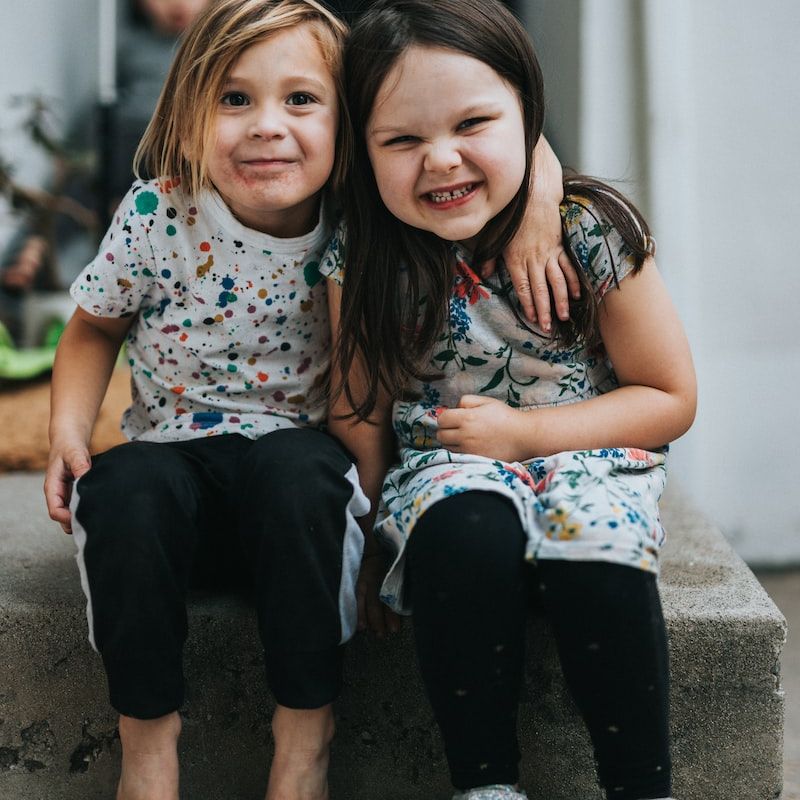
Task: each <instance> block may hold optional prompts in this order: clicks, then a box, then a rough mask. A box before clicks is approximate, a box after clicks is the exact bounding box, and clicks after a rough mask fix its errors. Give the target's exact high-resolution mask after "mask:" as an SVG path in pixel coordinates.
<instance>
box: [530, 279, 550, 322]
mask: <svg viewBox="0 0 800 800" xmlns="http://www.w3.org/2000/svg"><path fill="white" fill-rule="evenodd" d="M545 269H546V268H545ZM532 278H533V291H532V292H531V293H532V295H533V304H534V306H535V307H536V317H537V318H538V320H539V327H540V328H541V329H542V330H543V331H545V333H549V332H550V324H551V320H552V315H551V313H550V292H549V290H548V288H547V278H546V272H545V270H542V271H541V273H537V274H536V275H533V276H532Z"/></svg>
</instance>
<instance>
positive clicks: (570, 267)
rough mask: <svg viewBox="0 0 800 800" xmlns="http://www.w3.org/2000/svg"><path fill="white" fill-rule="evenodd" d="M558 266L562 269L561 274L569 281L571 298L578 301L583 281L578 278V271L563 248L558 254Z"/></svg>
mask: <svg viewBox="0 0 800 800" xmlns="http://www.w3.org/2000/svg"><path fill="white" fill-rule="evenodd" d="M558 266H559V267H560V268H561V272H563V273H564V278H565V279H566V281H567V286H568V287H569V296H570V297H571V298H572V299H573V300H577V299H578V298H579V297H580V296H581V281H580V278H579V277H578V271H577V270H576V269H575V265H574V264H573V263H572V259H571V258H570V257H569V254H568V253H567V251H566V250H565V249H564V248H563V247H562V248H561V250H560V251H559V253H558Z"/></svg>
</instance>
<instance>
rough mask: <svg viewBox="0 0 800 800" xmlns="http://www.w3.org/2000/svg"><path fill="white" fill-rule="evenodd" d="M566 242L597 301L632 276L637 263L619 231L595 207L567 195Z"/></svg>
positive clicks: (564, 213) (564, 207)
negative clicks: (624, 279)
mask: <svg viewBox="0 0 800 800" xmlns="http://www.w3.org/2000/svg"><path fill="white" fill-rule="evenodd" d="M561 216H562V218H563V220H564V227H565V229H566V232H567V243H568V246H569V247H570V249H571V250H572V252H573V254H574V256H575V260H576V261H577V263H578V265H579V266H580V268H581V269H582V270H583V272H584V273H585V274H586V277H587V278H588V279H589V282H590V283H591V285H592V287H593V289H594V292H595V294H596V295H597V298H598V299H601V298H602V297H603V296H604V295H605V293H606V292H607V291H608V290H609V289H613V288H614V287H615V286H617V285H618V283H619V282H620V281H621V280H622V279H623V278H625V277H626V276H627V275H629V274H630V273H631V271H632V270H633V269H634V268H635V266H636V262H635V260H634V257H633V254H632V253H631V250H630V248H629V247H628V246H627V245H626V244H625V242H624V241H623V240H622V236H620V234H619V231H618V230H617V229H616V228H615V227H613V226H612V225H611V223H609V222H608V221H607V220H604V219H603V218H602V216H601V215H600V213H599V211H598V209H597V208H596V206H594V205H592V203H591V202H590V201H589V200H586V199H584V198H582V197H576V196H570V197H568V198H566V199H565V201H564V203H563V204H562V205H561Z"/></svg>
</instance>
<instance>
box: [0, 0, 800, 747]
mask: <svg viewBox="0 0 800 800" xmlns="http://www.w3.org/2000/svg"><path fill="white" fill-rule="evenodd" d="M465 2H468V0H465ZM204 3H205V0H174V1H173V0H118V2H117V3H116V4H115V3H114V2H111V0H69V1H68V2H67V0H56V2H53V0H26V2H25V3H24V4H23V3H17V4H13V6H9V7H8V8H7V9H5V10H4V14H3V16H4V24H3V26H2V27H1V28H0V52H2V54H3V55H2V59H3V64H4V68H3V69H2V70H0V166H2V171H0V190H2V191H0V254H2V264H0V267H2V270H1V271H0V319H2V321H3V322H4V323H5V326H6V329H5V331H0V373H2V374H0V381H1V383H0V387H1V388H0V424H3V428H4V431H9V434H8V436H11V435H12V433H13V434H15V435H16V438H14V437H13V436H12V438H11V439H10V440H9V441H10V442H11V444H7V445H6V446H5V449H4V451H3V452H4V453H5V455H3V453H0V469H6V470H7V469H12V468H18V467H21V466H22V467H28V468H35V467H37V466H38V467H41V465H42V463H43V458H44V453H46V391H47V390H46V370H47V359H48V358H49V357H51V355H48V353H50V354H51V353H52V347H51V345H52V341H53V340H54V337H55V336H57V333H58V324H57V323H58V320H59V318H60V319H61V320H62V321H63V317H64V315H65V314H67V313H69V311H68V304H67V303H66V302H65V300H64V292H63V289H64V288H65V287H66V286H67V285H68V284H69V282H70V280H71V279H72V277H73V276H74V275H75V274H77V272H78V271H79V270H80V269H81V267H82V266H83V265H84V263H85V262H86V261H87V260H88V259H89V258H91V256H92V251H93V249H94V248H95V247H96V241H97V236H98V233H99V232H101V231H102V228H103V225H104V221H105V219H106V218H107V216H108V214H109V209H110V208H111V206H112V205H113V202H114V200H115V198H117V197H119V195H121V194H122V193H123V192H124V191H125V189H126V187H127V183H128V182H129V175H130V169H129V164H130V158H131V156H132V153H133V148H134V147H135V142H136V140H137V138H138V136H139V135H140V133H141V131H142V130H143V127H144V124H145V123H146V121H147V118H148V117H149V113H150V109H151V108H152V104H153V103H154V102H155V97H156V96H157V93H158V86H159V84H160V81H161V78H162V76H163V74H164V73H165V72H166V68H167V65H168V63H169V59H170V56H171V53H172V48H173V45H174V41H175V36H176V34H177V33H178V32H179V31H180V29H181V28H182V27H183V26H185V25H186V24H187V22H188V21H189V19H190V18H191V16H192V15H193V14H194V13H196V11H197V10H198V9H199V8H200V7H201V6H202V5H204ZM169 8H171V9H172V10H171V11H168V9H169ZM176 8H178V9H179V10H176ZM159 9H160V12H161V13H162V16H161V17H159V16H158V13H159ZM516 10H517V12H518V13H519V14H520V15H521V16H522V17H523V18H524V20H525V21H526V23H527V25H528V27H529V30H530V31H531V35H532V37H533V39H534V43H535V44H536V47H537V51H538V53H539V55H540V58H541V61H542V66H543V70H544V75H545V86H546V89H547V100H548V112H547V116H548V124H547V136H548V138H549V139H550V141H551V143H552V145H553V147H554V149H555V151H556V153H557V154H558V156H559V158H560V159H561V161H562V163H563V164H564V165H565V166H571V167H574V168H576V169H578V170H580V171H582V172H588V173H590V174H594V175H597V176H601V177H603V178H606V179H610V180H611V181H612V182H614V183H615V184H616V185H617V186H618V187H619V188H620V189H622V190H623V191H624V192H626V193H628V194H630V195H631V196H633V198H634V199H635V200H636V201H637V202H638V203H639V204H640V206H641V208H642V209H643V210H644V212H645V213H646V215H647V216H648V218H649V219H650V222H651V226H652V228H653V231H654V234H655V237H656V239H657V241H658V262H659V266H660V268H661V270H662V272H663V273H664V275H665V278H666V280H667V283H668V285H669V287H670V290H671V292H672V295H673V298H674V299H675V302H676V304H677V307H678V309H679V311H680V313H681V316H682V318H683V321H684V323H685V326H686V328H687V331H688V334H689V338H690V341H691V344H692V348H693V352H694V356H695V360H696V365H697V371H698V377H699V387H700V402H699V410H698V417H697V421H696V423H695V425H694V427H693V428H692V430H691V431H690V432H689V433H688V434H687V435H686V436H685V437H683V439H681V440H680V441H679V442H677V443H676V444H675V445H674V447H673V455H672V463H671V480H672V482H673V483H674V484H678V485H679V486H680V488H681V489H682V490H683V491H684V492H686V493H687V494H688V495H689V497H690V498H691V500H692V501H693V502H694V503H695V504H696V505H697V506H699V507H700V508H701V509H703V511H704V512H705V513H706V514H707V515H708V516H709V517H710V518H711V519H713V520H714V521H715V522H716V523H717V524H718V525H719V527H720V528H721V529H722V531H723V532H724V534H725V536H726V537H727V538H728V539H729V541H730V542H731V544H732V545H733V547H734V548H735V549H736V550H737V551H738V552H739V554H740V555H741V556H742V557H743V558H744V559H745V560H746V561H747V562H748V563H749V564H751V566H753V567H755V568H756V569H757V570H759V572H758V574H759V577H760V578H761V579H762V581H763V582H764V583H765V585H766V586H767V588H768V589H769V590H770V591H771V592H772V593H773V596H774V597H775V599H776V600H777V601H778V604H779V606H781V608H782V610H784V612H785V613H787V614H788V615H789V616H790V622H791V620H792V619H794V618H795V617H793V616H792V614H796V613H797V612H796V611H793V610H792V609H794V608H796V607H797V606H798V605H800V572H798V571H797V568H798V567H800V458H798V455H800V423H799V422H798V417H799V416H800V415H799V414H798V410H797V408H798V399H797V398H798V396H800V340H798V335H797V326H798V319H799V318H800V315H798V313H797V311H796V310H795V308H796V304H797V302H798V299H800V268H798V265H797V263H796V262H797V252H798V251H797V249H796V248H795V243H794V238H793V237H794V236H795V235H796V233H793V231H797V230H798V229H800V226H798V220H800V191H799V190H798V183H800V90H798V86H797V76H798V74H800V47H798V45H797V43H798V41H800V3H797V2H796V0H761V1H760V2H758V3H756V2H753V1H752V0H733V1H731V0H703V2H696V0H695V1H694V2H693V1H692V0H518V2H517V3H516ZM170 14H171V16H170ZM164 15H165V16H164ZM98 176H99V177H98ZM42 191H48V192H51V193H52V195H56V196H58V195H63V196H66V197H67V198H68V199H69V202H68V203H67V204H66V206H61V205H59V204H58V203H57V202H55V201H54V200H53V198H52V197H49V196H45V195H42V194H37V192H42ZM795 226H798V227H797V228H796V227H795ZM31 237H33V244H32V245H31V244H30V242H31ZM26 246H27V247H28V250H27V251H25V247H26ZM20 253H22V255H23V256H24V257H23V258H22V259H20ZM59 289H60V290H61V291H57V290H59ZM53 321H55V323H56V324H55V328H53V325H52V323H53ZM48 337H49V338H48ZM48 347H49V348H50V349H49V350H48ZM20 348H27V349H28V350H30V349H31V348H33V349H34V350H36V352H38V353H39V355H40V357H41V358H40V361H38V362H36V363H32V362H31V361H30V359H28V360H27V361H26V358H28V355H29V354H28V353H27V351H25V352H22V351H20ZM40 351H41V352H40ZM45 351H47V352H45ZM14 373H16V374H14ZM38 375H41V376H43V377H41V378H40V379H39V382H38V383H37V382H34V384H30V383H29V382H26V381H22V382H21V381H20V379H21V378H24V379H29V378H35V377H36V376H38ZM119 387H121V388H119ZM31 391H33V392H34V393H35V392H38V394H35V397H36V401H35V402H34V401H33V400H32V399H31V398H32V397H34V395H32V394H30V392H31ZM125 391H126V390H125V382H124V380H123V381H122V382H121V383H119V385H118V395H117V397H116V399H115V400H114V402H115V403H116V404H117V405H115V406H114V407H113V409H112V412H111V417H110V418H109V419H108V420H106V424H107V425H108V431H109V433H108V437H110V438H111V439H113V437H114V436H115V435H116V434H115V430H116V422H117V419H116V414H117V410H118V406H119V405H120V404H124V402H125ZM25 392H29V393H28V394H25ZM120 392H121V393H120ZM15 403H16V405H14V404H15ZM36 403H38V404H39V405H41V404H42V403H44V411H43V413H38V416H37V414H36V413H34V411H35V407H36ZM21 407H22V408H23V409H24V411H23V412H21V411H20V408H21ZM101 421H102V420H101ZM8 436H7V437H6V438H8ZM29 439H30V441H31V442H32V441H33V440H34V439H36V441H37V444H36V445H35V446H34V445H33V444H31V446H30V448H29V449H31V450H33V451H35V452H36V453H38V455H35V457H28V458H27V460H26V459H20V458H18V457H17V456H18V455H19V453H20V452H21V451H22V450H24V449H25V447H26V442H27V441H28V440H29ZM37 448H38V449H37ZM15 458H16V460H15ZM37 459H38V461H37ZM0 515H2V510H0ZM765 569H766V570H769V571H767V572H765V571H764V570H765ZM776 570H779V571H780V572H775V571H776ZM792 604H793V605H792ZM793 630H794V628H793ZM795 635H796V634H794V633H793V632H790V639H789V645H790V647H791V646H792V644H793V636H795ZM793 652H794V655H792V656H790V655H789V650H787V653H786V657H785V658H784V667H786V664H787V661H788V663H793V664H794V665H795V667H794V670H795V673H794V674H795V675H797V674H798V673H800V666H797V664H798V657H797V651H796V650H795V651H793ZM787 680H788V679H787ZM795 697H796V695H795ZM793 705H797V702H796V700H795V701H794V703H793V704H792V703H791V702H790V703H789V704H787V707H788V708H791V707H792V706H793ZM795 730H796V729H795ZM793 735H795V736H797V737H798V739H797V741H798V742H800V734H798V733H795V734H793ZM797 749H798V750H800V744H798V745H797Z"/></svg>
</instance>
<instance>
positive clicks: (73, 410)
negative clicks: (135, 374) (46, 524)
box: [44, 307, 133, 533]
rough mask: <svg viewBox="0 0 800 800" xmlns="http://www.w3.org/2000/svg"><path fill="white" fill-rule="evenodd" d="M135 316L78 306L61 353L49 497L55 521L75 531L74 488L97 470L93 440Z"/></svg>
mask: <svg viewBox="0 0 800 800" xmlns="http://www.w3.org/2000/svg"><path fill="white" fill-rule="evenodd" d="M132 320H133V317H125V318H107V317H103V318H101V317H95V316H92V315H91V314H89V313H87V312H86V311H84V310H83V309H82V308H80V307H78V308H77V309H76V311H75V314H74V315H73V316H72V319H70V321H69V323H68V324H67V327H66V328H65V329H64V333H63V334H62V335H61V339H60V341H59V343H58V350H57V351H56V359H55V364H54V366H53V382H52V387H51V390H50V457H49V461H48V465H47V473H46V475H45V482H44V494H45V499H46V500H47V510H48V512H49V514H50V518H51V519H53V520H55V521H56V522H58V523H60V525H61V527H62V528H63V529H64V532H65V533H70V532H71V527H72V523H71V519H70V512H69V500H70V495H71V492H72V483H73V482H74V481H75V480H77V479H78V478H80V477H81V475H83V474H84V473H86V472H87V471H88V470H89V467H91V458H90V456H89V440H90V439H91V436H92V429H93V428H94V423H95V420H96V419H97V414H98V411H99V410H100V404H101V403H102V401H103V397H104V396H105V393H106V389H107V387H108V381H109V379H110V378H111V371H112V369H113V368H114V362H115V361H116V358H117V354H118V353H119V348H120V346H121V344H122V341H123V339H124V338H125V334H126V333H127V331H128V329H129V328H130V326H131V322H132Z"/></svg>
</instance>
